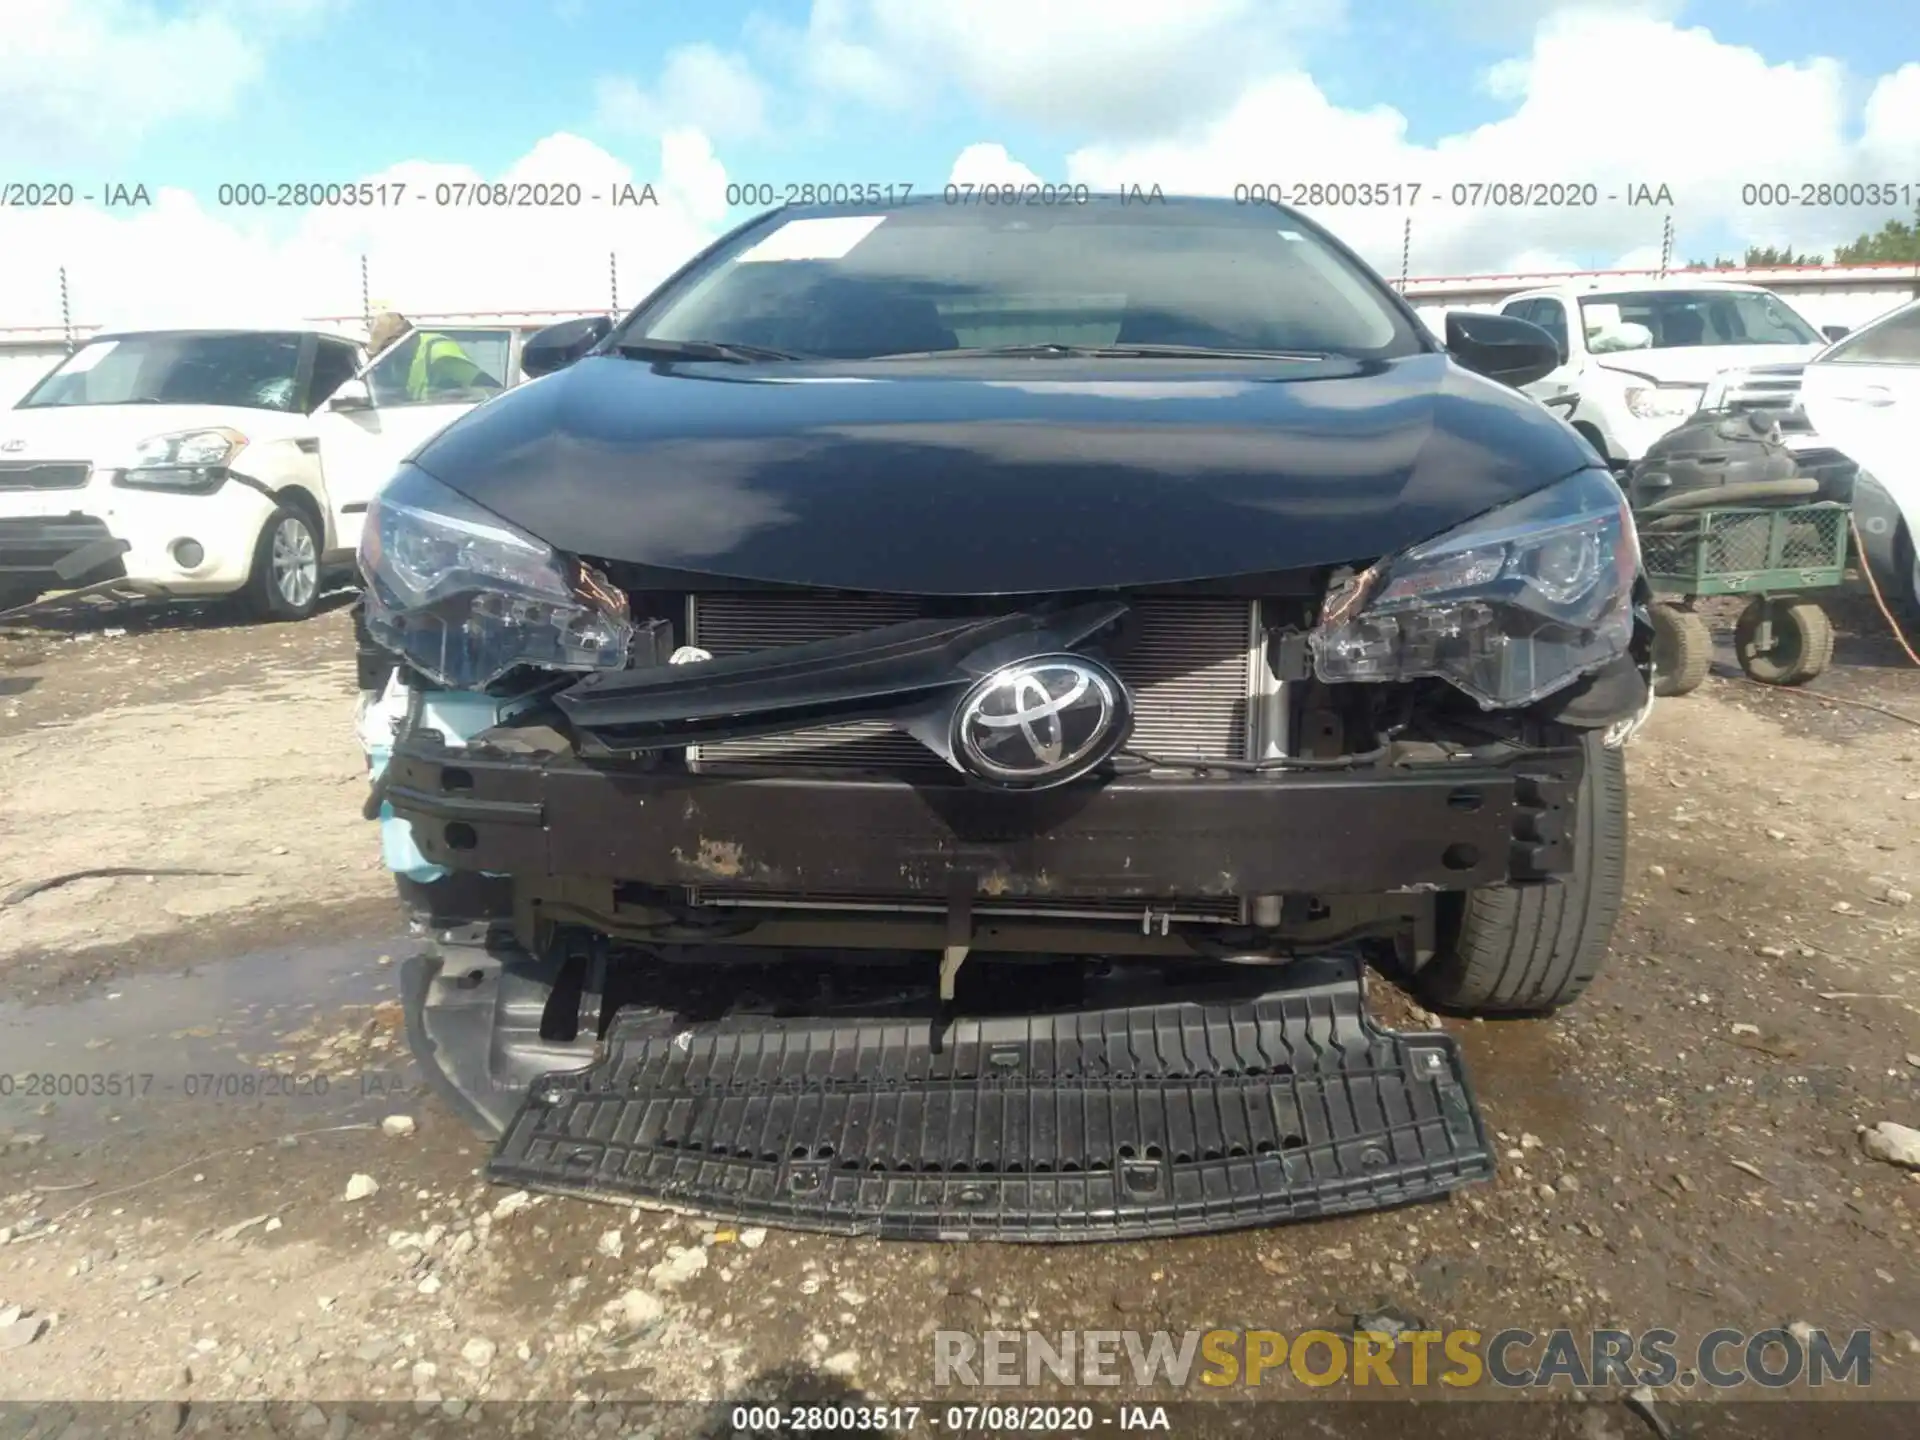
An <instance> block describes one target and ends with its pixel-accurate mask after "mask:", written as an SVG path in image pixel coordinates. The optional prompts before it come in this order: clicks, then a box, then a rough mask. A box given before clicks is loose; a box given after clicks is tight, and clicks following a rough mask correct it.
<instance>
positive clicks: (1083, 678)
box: [953, 655, 1133, 789]
mask: <svg viewBox="0 0 1920 1440" xmlns="http://www.w3.org/2000/svg"><path fill="white" fill-rule="evenodd" d="M1132 723H1133V707H1132V705H1131V703H1130V702H1129V700H1128V697H1127V689H1126V686H1124V685H1122V684H1121V683H1120V680H1119V677H1118V676H1116V675H1114V674H1113V673H1112V672H1111V671H1110V670H1108V669H1107V668H1106V667H1105V666H1102V665H1098V664H1095V663H1094V662H1093V661H1091V660H1087V659H1083V658H1082V657H1080V656H1078V655H1042V656H1038V657H1036V658H1034V659H1031V660H1022V661H1020V662H1019V663H1018V664H1014V665H1007V666H1004V667H1002V668H1001V669H999V670H996V671H994V672H993V673H992V674H991V675H989V676H987V677H986V678H985V679H984V680H981V681H979V682H978V683H976V684H975V685H974V687H973V688H972V689H971V690H969V691H967V693H966V694H965V695H964V696H962V697H961V700H960V704H959V706H958V707H957V708H956V709H955V711H954V717H953V760H954V763H955V764H956V765H957V766H958V767H959V768H961V769H962V770H965V771H967V772H969V773H970V774H973V775H976V776H978V777H979V778H980V779H982V780H988V781H991V782H993V783H994V784H996V785H1004V786H1008V787H1010V788H1017V789H1039V788H1043V787H1045V786H1048V785H1062V784H1065V783H1066V782H1067V781H1069V780H1072V779H1073V778H1074V777H1076V776H1079V775H1084V774H1086V773H1087V771H1089V770H1091V769H1092V768H1093V767H1094V766H1096V765H1098V764H1099V763H1100V762H1101V761H1102V760H1105V759H1106V758H1107V757H1108V756H1109V755H1111V754H1113V752H1114V751H1115V750H1117V749H1119V748H1120V746H1121V744H1122V743H1123V742H1124V741H1125V740H1126V738H1127V733H1128V731H1129V730H1130V729H1131V728H1132Z"/></svg>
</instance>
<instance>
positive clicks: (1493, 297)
mask: <svg viewBox="0 0 1920 1440" xmlns="http://www.w3.org/2000/svg"><path fill="white" fill-rule="evenodd" d="M1689 274H1695V275H1698V276H1699V277H1700V278H1701V279H1704V280H1738V281H1742V282H1744V283H1746V284H1749V285H1762V286H1765V287H1766V288H1767V289H1769V290H1773V291H1776V292H1777V293H1778V294H1780V295H1781V296H1782V297H1784V298H1785V299H1786V300H1787V301H1788V303H1789V304H1791V305H1792V306H1793V307H1794V308H1795V309H1796V310H1798V311H1799V312H1800V313H1801V314H1802V315H1804V316H1805V317H1806V319H1807V320H1808V321H1809V322H1810V323H1812V324H1813V325H1816V326H1825V325H1845V326H1848V327H1853V326H1858V325H1863V324H1865V323H1866V322H1867V321H1869V320H1871V319H1873V318H1874V317H1875V316H1876V315H1881V314H1884V313H1885V312H1886V311H1888V310H1891V309H1893V308H1894V307H1895V306H1897V305H1901V304H1904V303H1905V302H1906V301H1908V300H1910V299H1912V298H1914V296H1916V295H1920V266H1913V265H1805V266H1790V267H1779V268H1772V269H1754V270H1699V271H1668V272H1667V273H1666V277H1665V278H1666V280H1667V281H1668V282H1669V283H1672V282H1674V281H1676V280H1680V279H1683V278H1684V277H1685V276H1687V275H1689ZM1660 278H1661V276H1660V273H1659V272H1658V271H1653V270H1582V271H1576V272H1560V273H1556V274H1533V275H1434V276H1421V277H1414V278H1410V279H1409V280H1408V281H1407V285H1406V296H1407V299H1408V300H1409V301H1411V302H1412V303H1413V307H1414V309H1415V310H1416V311H1418V312H1419V314H1420V316H1421V318H1422V319H1424V320H1425V321H1426V322H1427V324H1428V326H1429V327H1431V328H1432V330H1433V332H1434V333H1435V334H1436V335H1439V334H1443V333H1444V332H1445V329H1446V312H1447V311H1449V310H1495V309H1498V308H1499V306H1500V302H1501V301H1503V300H1504V299H1506V298H1507V297H1508V296H1509V295H1517V294H1519V293H1520V292H1521V291H1522V290H1535V289H1539V288H1540V287H1542V286H1547V285H1559V284H1576V285H1585V284H1588V283H1591V284H1592V285H1593V286H1594V287H1595V288H1602V287H1604V288H1606V289H1620V290H1630V289H1632V288H1633V287H1634V286H1635V285H1636V284H1639V283H1642V282H1646V281H1652V280H1657V279H1660ZM402 308H404V306H403V307H402ZM409 313H411V312H409ZM586 313H589V312H588V311H587V310H555V311H531V310H521V311H512V312H501V311H463V312H459V313H447V314H424V313H423V314H414V315H412V318H413V319H414V321H415V322H416V323H418V324H421V325H432V324H441V325H453V324H460V325H485V324H500V323H505V324H512V325H515V326H519V325H524V324H527V323H529V322H532V323H539V322H540V321H542V320H545V319H554V320H564V319H566V318H567V317H569V316H572V315H581V314H586ZM309 318H312V319H315V320H330V321H334V322H336V323H337V322H338V321H339V320H340V317H338V316H317V317H309ZM182 323H185V324H206V325H218V324H219V323H220V321H219V320H218V319H215V318H211V316H210V317H209V318H208V319H205V320H190V321H183V322H182ZM102 328H104V327H103V326H102V325H100V324H97V323H94V324H85V325H75V326H74V327H73V330H72V332H71V333H72V338H73V339H76V340H80V339H85V338H86V337H87V336H89V335H92V334H95V333H97V332H98V331H100V330H101V329H102ZM68 338H69V337H68V332H67V331H65V330H62V329H58V328H51V329H50V328H45V327H40V328H32V327H14V328H9V327H7V326H4V325H0V407H10V406H12V404H13V403H14V401H16V400H18V399H19V398H20V397H21V396H22V395H24V394H26V392H27V391H28V390H29V389H31V388H32V387H33V385H34V384H35V383H36V382H37V381H38V380H39V379H40V377H41V376H42V375H45V374H46V373H47V371H48V370H50V369H52V368H53V366H54V365H55V364H57V363H58V362H59V361H60V359H61V358H62V357H63V356H65V355H66V353H67V350H68Z"/></svg>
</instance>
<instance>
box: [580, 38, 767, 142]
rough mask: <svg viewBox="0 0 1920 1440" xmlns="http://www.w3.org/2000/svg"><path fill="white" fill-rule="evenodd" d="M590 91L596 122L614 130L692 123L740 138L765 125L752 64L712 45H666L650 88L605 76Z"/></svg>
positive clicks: (650, 131) (645, 130)
mask: <svg viewBox="0 0 1920 1440" xmlns="http://www.w3.org/2000/svg"><path fill="white" fill-rule="evenodd" d="M596 97H597V99H598V102H599V119H600V122H601V123H602V124H603V125H605V126H607V127H608V128H610V129H613V130H618V131H626V132H630V133H638V134H646V135H655V134H658V133H660V132H661V131H662V130H666V129H669V128H671V127H672V126H675V125H693V126H697V127H698V128H699V129H701V130H703V131H705V132H706V133H707V134H709V135H715V136H719V137H721V138H723V139H744V138H750V137H753V136H757V135H761V134H764V133H765V131H766V128H767V91H766V87H765V86H764V85H763V84H762V83H761V81H760V77H759V76H758V75H756V74H755V73H754V70H753V66H752V65H750V64H749V63H748V62H747V60H746V58H745V57H744V56H741V55H737V54H732V53H729V52H726V51H722V50H719V49H716V48H715V47H714V46H712V45H705V44H697V45H682V46H679V47H677V48H675V49H674V50H672V51H670V52H669V53H668V55H667V59H666V63H665V64H664V65H662V66H661V68H660V76H659V79H658V80H657V81H655V83H654V85H653V87H652V88H651V89H644V88H642V87H641V86H640V85H639V84H637V83H636V82H635V81H633V80H631V79H628V78H626V77H623V76H622V77H609V78H607V79H604V80H601V81H600V82H599V84H598V85H597V86H596Z"/></svg>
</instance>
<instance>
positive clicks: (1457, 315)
mask: <svg viewBox="0 0 1920 1440" xmlns="http://www.w3.org/2000/svg"><path fill="white" fill-rule="evenodd" d="M1447 353H1448V354H1449V355H1451V356H1453V358H1454V359H1455V360H1456V361H1458V362H1459V364H1461V365H1462V366H1464V367H1465V368H1466V369H1468V370H1471V371H1473V372H1474V373H1475V374H1476V375H1484V376H1486V377H1487V378H1488V379H1489V380H1498V381H1499V382H1500V383H1501V384H1502V385H1512V386H1516V387H1518V386H1521V385H1526V384H1530V383H1532V382H1533V381H1535V380H1538V379H1539V378H1540V377H1541V376H1542V375H1546V374H1548V373H1550V372H1551V371H1553V370H1556V369H1558V368H1559V366H1560V347H1559V345H1558V344H1556V343H1555V342H1554V338H1553V336H1551V335H1549V334H1548V333H1547V332H1546V331H1544V330H1542V329H1541V328H1540V327H1539V326H1538V325H1535V324H1534V323H1533V322H1532V321H1530V320H1521V319H1519V318H1518V317H1516V316H1513V315H1490V314H1486V313H1483V312H1481V311H1476V310H1456V311H1454V312H1453V313H1451V314H1450V315H1448V316H1447Z"/></svg>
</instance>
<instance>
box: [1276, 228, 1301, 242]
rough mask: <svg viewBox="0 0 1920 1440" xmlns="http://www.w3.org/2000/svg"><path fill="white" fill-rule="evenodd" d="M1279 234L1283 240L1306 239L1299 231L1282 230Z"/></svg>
mask: <svg viewBox="0 0 1920 1440" xmlns="http://www.w3.org/2000/svg"><path fill="white" fill-rule="evenodd" d="M1278 233H1279V236H1280V238H1281V239H1282V240H1294V241H1299V240H1304V239H1306V236H1304V235H1302V234H1301V233H1300V232H1299V231H1298V230H1282V231H1280V232H1278Z"/></svg>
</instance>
